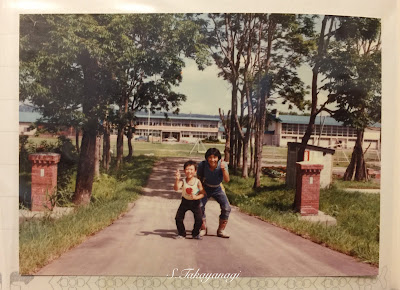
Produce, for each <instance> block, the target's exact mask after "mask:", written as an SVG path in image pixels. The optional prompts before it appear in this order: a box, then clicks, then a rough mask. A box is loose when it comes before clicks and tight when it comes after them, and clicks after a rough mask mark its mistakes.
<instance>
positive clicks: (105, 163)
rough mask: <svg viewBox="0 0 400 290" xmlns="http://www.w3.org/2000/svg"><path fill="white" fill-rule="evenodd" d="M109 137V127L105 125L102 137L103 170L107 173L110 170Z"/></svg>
mask: <svg viewBox="0 0 400 290" xmlns="http://www.w3.org/2000/svg"><path fill="white" fill-rule="evenodd" d="M110 139H111V136H110V126H109V125H108V123H107V124H105V126H104V135H103V168H104V169H105V170H106V171H108V170H109V169H110V161H111V152H110V150H111V140H110Z"/></svg>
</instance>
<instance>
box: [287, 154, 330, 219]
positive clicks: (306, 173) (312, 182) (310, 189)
mask: <svg viewBox="0 0 400 290" xmlns="http://www.w3.org/2000/svg"><path fill="white" fill-rule="evenodd" d="M296 166H297V168H296V169H297V170H296V195H295V202H294V204H295V209H296V210H297V211H298V212H300V214H301V215H302V216H306V215H317V214H318V209H319V190H320V174H321V170H322V169H323V168H324V166H323V165H321V164H315V163H311V162H306V161H303V162H296Z"/></svg>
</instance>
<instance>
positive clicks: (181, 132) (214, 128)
mask: <svg viewBox="0 0 400 290" xmlns="http://www.w3.org/2000/svg"><path fill="white" fill-rule="evenodd" d="M135 115H136V122H135V136H136V137H137V136H153V138H160V137H161V139H162V140H165V139H167V138H170V137H173V138H175V139H176V140H177V141H186V142H190V143H191V142H195V141H196V140H197V139H205V138H209V137H212V138H215V139H223V138H224V136H223V132H222V131H221V130H219V128H220V118H219V117H218V116H210V115H200V114H179V115H174V114H168V118H166V117H165V116H164V114H162V113H155V114H151V113H150V114H149V113H145V112H137V113H136V114H135Z"/></svg>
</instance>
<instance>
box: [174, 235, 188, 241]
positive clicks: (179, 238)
mask: <svg viewBox="0 0 400 290" xmlns="http://www.w3.org/2000/svg"><path fill="white" fill-rule="evenodd" d="M183 239H186V237H184V236H181V235H177V236H176V237H175V240H183Z"/></svg>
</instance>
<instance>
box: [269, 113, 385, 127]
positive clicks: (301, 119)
mask: <svg viewBox="0 0 400 290" xmlns="http://www.w3.org/2000/svg"><path fill="white" fill-rule="evenodd" d="M276 119H277V121H278V122H280V123H285V124H303V125H307V124H308V122H309V120H310V116H298V115H279V116H278V117H277V118H276ZM320 124H324V125H331V126H343V122H338V121H336V120H335V119H334V118H332V117H329V116H317V117H316V118H315V125H320ZM369 127H381V124H380V123H375V124H373V125H372V126H369Z"/></svg>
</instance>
